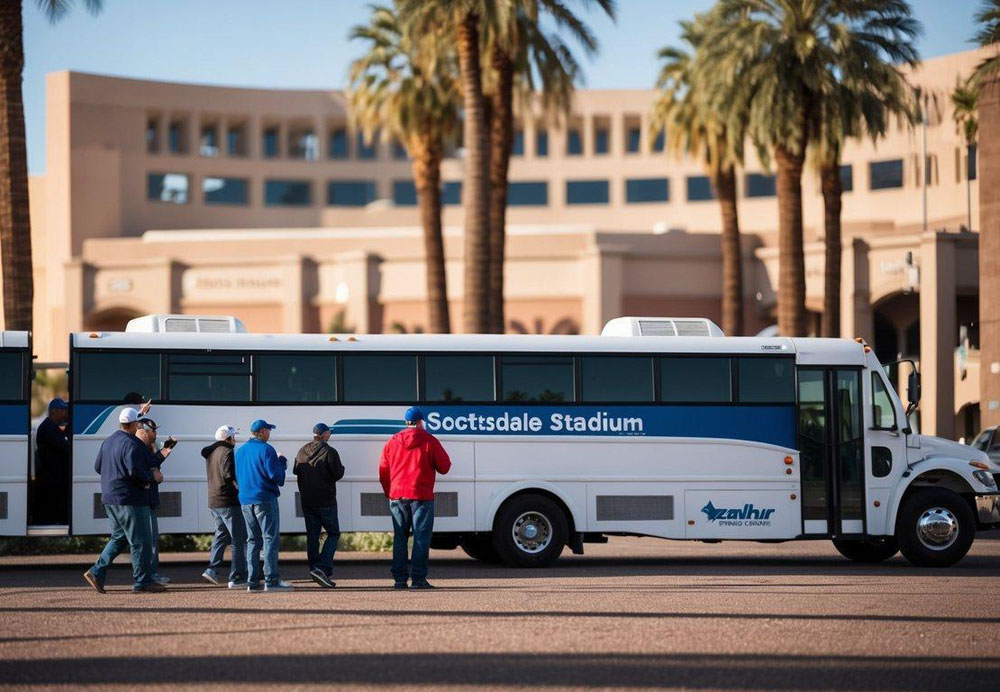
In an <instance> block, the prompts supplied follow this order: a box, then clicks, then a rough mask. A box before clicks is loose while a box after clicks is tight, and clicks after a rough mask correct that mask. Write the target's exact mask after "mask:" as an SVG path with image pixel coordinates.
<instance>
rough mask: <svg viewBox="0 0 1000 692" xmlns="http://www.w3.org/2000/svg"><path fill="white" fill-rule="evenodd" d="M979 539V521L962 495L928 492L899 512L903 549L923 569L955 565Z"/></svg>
mask: <svg viewBox="0 0 1000 692" xmlns="http://www.w3.org/2000/svg"><path fill="white" fill-rule="evenodd" d="M975 537H976V517H975V515H974V514H973V512H972V507H970V506H969V503H968V502H966V501H965V498H963V497H962V496H961V495H959V494H958V493H954V492H952V491H950V490H945V489H944V488H924V489H921V490H917V491H916V492H914V493H913V494H912V495H910V496H909V497H907V498H906V499H905V500H903V505H902V506H901V507H900V508H899V516H898V518H897V519H896V539H897V540H898V541H899V549H900V550H901V551H902V552H903V556H904V557H905V558H906V559H907V560H909V561H910V562H912V563H913V564H914V565H917V566H919V567H950V566H951V565H954V564H955V563H956V562H958V561H959V560H961V559H962V558H963V557H965V554H966V553H968V552H969V548H971V547H972V541H973V539H974V538H975Z"/></svg>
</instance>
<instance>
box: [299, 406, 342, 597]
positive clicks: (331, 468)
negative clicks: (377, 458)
mask: <svg viewBox="0 0 1000 692" xmlns="http://www.w3.org/2000/svg"><path fill="white" fill-rule="evenodd" d="M329 441H330V426H328V425H327V424H326V423H317V424H316V425H314V426H313V439H312V442H310V443H308V444H306V445H305V446H304V447H302V449H300V450H299V453H298V454H296V455H295V465H294V466H293V468H292V471H293V472H294V473H295V478H296V480H297V482H298V484H299V498H300V500H301V501H302V516H303V517H304V518H305V520H306V553H307V554H308V556H309V576H311V577H312V578H313V581H314V582H316V583H317V584H319V585H320V586H325V587H327V588H333V587H334V586H336V584H335V583H334V582H333V580H332V579H331V577H332V575H333V555H334V553H336V552H337V542H338V541H339V540H340V522H339V520H338V519H337V481H339V480H340V479H341V478H343V477H344V465H343V464H341V463H340V455H339V454H337V450H336V449H334V448H333V447H331V446H330V445H329V444H328V443H329ZM320 529H323V530H324V531H326V540H325V541H323V549H322V550H320V547H319V532H320Z"/></svg>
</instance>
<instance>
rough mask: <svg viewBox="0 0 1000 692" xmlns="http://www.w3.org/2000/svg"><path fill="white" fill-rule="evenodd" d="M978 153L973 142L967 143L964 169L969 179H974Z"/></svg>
mask: <svg viewBox="0 0 1000 692" xmlns="http://www.w3.org/2000/svg"><path fill="white" fill-rule="evenodd" d="M978 155H979V151H978V148H977V146H976V145H975V144H970V145H969V154H968V160H967V161H966V164H967V166H966V170H965V173H966V175H967V176H969V180H975V179H976V169H977V166H976V163H977V158H978Z"/></svg>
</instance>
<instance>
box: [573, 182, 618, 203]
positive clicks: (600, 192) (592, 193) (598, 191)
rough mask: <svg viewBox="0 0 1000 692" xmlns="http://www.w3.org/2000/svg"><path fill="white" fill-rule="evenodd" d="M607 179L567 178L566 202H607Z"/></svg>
mask: <svg viewBox="0 0 1000 692" xmlns="http://www.w3.org/2000/svg"><path fill="white" fill-rule="evenodd" d="M608 188H609V186H608V181H607V180H567V181H566V204H607V203H608V198H609V194H608Z"/></svg>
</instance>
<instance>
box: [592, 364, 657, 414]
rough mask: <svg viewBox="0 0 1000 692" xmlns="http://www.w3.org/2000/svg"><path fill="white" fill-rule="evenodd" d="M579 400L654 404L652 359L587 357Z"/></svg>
mask: <svg viewBox="0 0 1000 692" xmlns="http://www.w3.org/2000/svg"><path fill="white" fill-rule="evenodd" d="M580 363H581V365H580V383H581V388H582V391H581V392H580V398H581V399H582V400H583V401H585V402H588V403H589V402H592V401H593V402H602V401H620V402H625V401H636V402H648V401H652V400H653V359H652V358H649V357H645V356H585V357H583V358H581V359H580Z"/></svg>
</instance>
